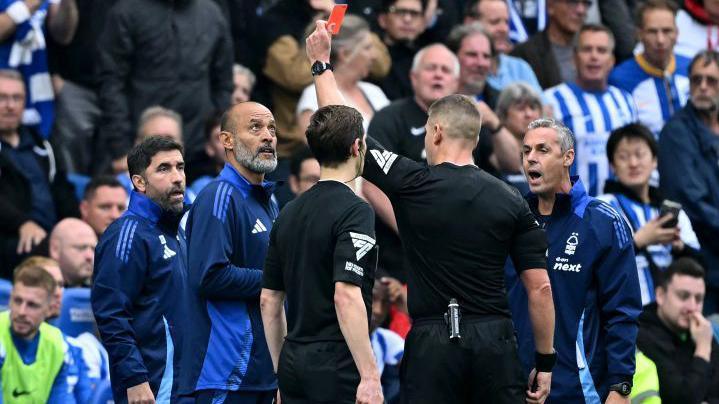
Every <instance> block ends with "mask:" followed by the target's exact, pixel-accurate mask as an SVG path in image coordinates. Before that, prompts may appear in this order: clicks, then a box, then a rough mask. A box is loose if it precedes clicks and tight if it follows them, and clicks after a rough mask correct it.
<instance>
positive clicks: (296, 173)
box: [289, 148, 320, 196]
mask: <svg viewBox="0 0 719 404" xmlns="http://www.w3.org/2000/svg"><path fill="white" fill-rule="evenodd" d="M289 180H290V189H291V190H292V193H293V194H294V195H295V196H300V195H302V194H303V193H304V192H305V191H307V190H308V189H310V188H312V186H313V185H315V184H316V183H317V182H318V181H319V180H320V163H319V162H317V159H316V158H315V157H314V156H313V155H312V152H311V151H310V149H309V148H305V149H300V150H298V151H297V152H296V153H295V154H294V155H292V159H290V178H289Z"/></svg>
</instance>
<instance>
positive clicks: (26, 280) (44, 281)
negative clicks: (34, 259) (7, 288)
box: [13, 261, 57, 298]
mask: <svg viewBox="0 0 719 404" xmlns="http://www.w3.org/2000/svg"><path fill="white" fill-rule="evenodd" d="M18 283H22V284H23V285H25V286H27V287H31V288H43V289H45V291H47V296H48V298H49V297H50V296H52V295H53V294H54V293H55V289H56V288H57V282H55V279H54V278H53V277H52V275H50V273H49V272H47V271H46V270H45V268H43V267H41V266H39V265H31V264H30V263H27V261H25V262H22V263H20V265H18V266H17V268H15V270H14V271H13V285H17V284H18Z"/></svg>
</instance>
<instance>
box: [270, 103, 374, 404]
mask: <svg viewBox="0 0 719 404" xmlns="http://www.w3.org/2000/svg"><path fill="white" fill-rule="evenodd" d="M364 138H365V136H364V131H363V129H362V115H360V113H359V112H357V110H355V109H353V108H350V107H346V106H344V105H330V106H327V107H323V108H320V109H319V110H318V111H317V112H315V113H314V114H313V115H312V118H311V120H310V125H309V127H308V129H307V141H308V143H309V146H310V149H311V150H312V152H313V153H314V155H315V157H316V158H317V161H319V163H320V166H321V174H320V181H319V182H318V183H317V184H315V185H314V186H313V187H312V188H310V189H309V190H308V191H306V192H305V193H303V194H302V195H300V196H299V197H298V198H297V199H295V200H293V201H292V202H290V203H289V204H287V206H285V208H284V209H283V210H282V212H281V213H280V215H279V217H278V218H277V221H276V222H275V224H274V227H273V228H272V232H271V233H270V246H269V250H268V252H267V258H266V261H265V268H264V272H263V280H262V287H263V289H262V293H261V295H260V309H261V311H262V321H263V323H264V329H265V336H266V338H267V345H268V347H269V349H270V355H271V356H272V361H273V363H274V366H275V369H276V371H277V378H278V381H279V390H280V395H281V398H282V402H284V403H348V404H354V403H361V404H375V403H376V404H380V403H382V387H381V385H380V377H379V372H378V370H377V365H376V363H375V359H374V355H373V353H372V347H371V344H370V340H369V319H370V316H371V314H370V313H371V308H372V288H373V286H374V270H375V268H374V265H375V264H376V262H377V261H376V251H375V249H374V245H375V239H374V212H373V211H372V208H371V207H370V206H369V205H368V204H367V203H366V202H365V201H363V200H362V199H360V198H359V197H358V196H357V195H356V194H355V192H354V190H353V189H352V186H353V185H354V180H355V178H357V177H359V176H360V175H361V173H362V167H363V164H364V154H365V152H366V150H367V145H366V143H365V140H364ZM285 297H287V303H288V304H287V307H288V309H287V316H286V317H287V321H286V323H285V316H284V299H285ZM283 339H284V343H283ZM280 350H281V353H280Z"/></svg>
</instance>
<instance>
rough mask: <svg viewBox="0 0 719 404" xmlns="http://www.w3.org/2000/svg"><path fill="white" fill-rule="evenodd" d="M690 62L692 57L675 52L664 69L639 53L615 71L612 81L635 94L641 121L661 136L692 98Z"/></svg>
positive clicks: (610, 79)
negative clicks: (689, 76) (665, 125)
mask: <svg viewBox="0 0 719 404" xmlns="http://www.w3.org/2000/svg"><path fill="white" fill-rule="evenodd" d="M689 62H690V60H689V59H688V58H686V57H684V56H680V55H675V56H674V57H673V58H672V60H671V62H669V65H668V66H667V68H666V70H660V69H657V68H656V67H654V66H652V65H650V64H649V63H648V62H647V61H646V59H644V57H643V55H636V56H635V57H634V58H633V59H629V60H627V61H625V62H624V63H622V64H620V65H619V66H617V67H615V68H614V70H612V73H611V74H610V75H609V84H611V85H613V86H616V87H619V88H621V89H622V90H624V91H627V92H629V93H630V94H631V95H632V98H634V102H635V104H636V105H637V110H638V113H639V122H641V123H642V124H644V125H646V126H647V127H648V128H649V129H651V131H652V132H653V133H654V135H655V136H658V135H659V132H660V131H661V130H662V128H663V127H664V124H665V123H666V122H667V121H668V120H669V118H671V117H672V115H674V112H676V111H679V110H680V109H682V108H683V107H684V104H686V102H687V99H688V98H689V78H688V77H687V76H688V73H687V71H688V69H689Z"/></svg>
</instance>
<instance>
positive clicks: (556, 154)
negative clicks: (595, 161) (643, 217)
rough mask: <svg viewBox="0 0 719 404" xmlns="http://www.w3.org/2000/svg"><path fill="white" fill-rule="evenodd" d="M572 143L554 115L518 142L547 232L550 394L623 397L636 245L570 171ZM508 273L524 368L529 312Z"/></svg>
mask: <svg viewBox="0 0 719 404" xmlns="http://www.w3.org/2000/svg"><path fill="white" fill-rule="evenodd" d="M574 150H575V145H574V136H573V134H572V132H571V131H570V130H569V129H568V128H567V127H566V126H564V125H562V124H561V123H560V122H557V121H554V120H552V119H539V120H536V121H534V122H532V123H531V124H530V125H529V130H528V131H527V133H526V135H525V136H524V139H523V143H522V164H523V167H524V172H525V174H526V176H527V182H528V183H529V188H530V190H531V191H532V193H530V194H528V195H527V202H528V204H529V207H530V208H531V210H532V212H533V213H534V217H535V218H536V220H537V221H538V223H541V227H542V228H543V229H544V231H545V232H546V234H547V241H548V244H549V249H548V250H547V253H546V256H547V258H546V259H547V271H548V272H549V280H550V281H551V286H552V294H553V297H554V305H555V307H556V313H557V314H556V332H555V335H554V341H555V345H554V346H555V347H556V351H557V356H558V359H557V366H555V368H554V372H553V374H552V389H551V391H550V392H549V400H550V401H551V402H556V403H577V402H580V403H581V402H591V403H604V402H607V403H625V402H626V397H627V396H629V394H630V393H631V382H632V376H633V375H634V369H635V367H634V360H635V354H634V349H635V345H636V335H637V328H638V327H637V318H638V317H639V314H640V313H641V311H642V304H641V298H640V296H639V282H638V280H637V268H636V264H635V262H634V250H633V249H632V243H631V238H630V237H629V234H630V233H629V228H628V226H627V225H626V224H625V223H624V220H622V218H621V217H620V216H619V215H618V214H617V213H616V212H614V210H613V209H612V208H610V207H609V206H608V205H607V204H605V203H604V202H600V201H598V200H595V199H594V198H592V197H590V196H589V195H588V194H587V191H586V189H585V188H584V185H583V181H581V180H580V179H579V178H577V177H573V176H570V174H569V168H570V166H571V165H572V160H573V159H574V154H575V152H574ZM506 274H507V289H508V290H509V293H510V298H509V301H510V305H511V307H512V319H513V320H514V322H515V327H516V329H517V334H518V340H519V347H520V349H519V352H520V358H521V359H522V362H523V363H524V369H525V372H526V373H527V374H529V370H530V369H532V367H533V366H534V363H535V360H534V351H535V343H534V341H533V339H532V336H531V333H532V327H530V324H529V319H531V318H532V313H531V311H527V297H526V292H525V291H524V289H523V288H521V287H519V286H518V282H519V278H518V277H517V275H516V271H515V270H514V268H507V272H506ZM590 373H591V375H590Z"/></svg>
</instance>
